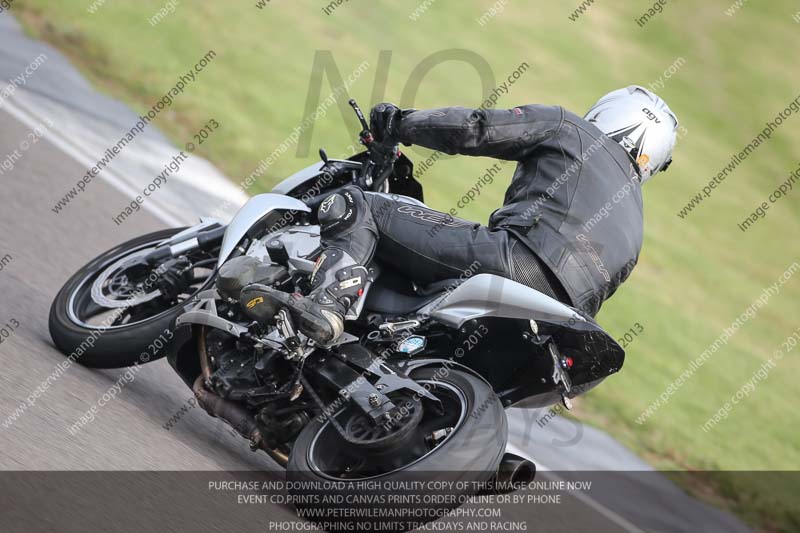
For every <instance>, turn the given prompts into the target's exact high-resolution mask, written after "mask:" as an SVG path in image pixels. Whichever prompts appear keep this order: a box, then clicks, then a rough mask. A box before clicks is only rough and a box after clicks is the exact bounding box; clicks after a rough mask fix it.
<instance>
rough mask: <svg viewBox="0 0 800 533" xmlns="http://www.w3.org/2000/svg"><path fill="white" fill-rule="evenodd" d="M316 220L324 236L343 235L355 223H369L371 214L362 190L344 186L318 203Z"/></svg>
mask: <svg viewBox="0 0 800 533" xmlns="http://www.w3.org/2000/svg"><path fill="white" fill-rule="evenodd" d="M317 220H319V224H320V230H321V231H322V235H323V237H324V236H326V235H343V234H345V233H347V232H348V230H350V229H351V228H352V227H353V226H354V225H355V224H356V223H359V224H363V223H364V222H367V223H370V222H372V215H371V213H370V210H369V205H368V204H367V201H366V199H365V198H364V192H363V191H362V190H361V189H359V188H358V187H345V188H344V189H342V190H341V191H339V192H337V193H334V194H331V195H330V196H328V197H327V198H325V199H324V200H323V201H322V203H321V204H319V207H318V208H317Z"/></svg>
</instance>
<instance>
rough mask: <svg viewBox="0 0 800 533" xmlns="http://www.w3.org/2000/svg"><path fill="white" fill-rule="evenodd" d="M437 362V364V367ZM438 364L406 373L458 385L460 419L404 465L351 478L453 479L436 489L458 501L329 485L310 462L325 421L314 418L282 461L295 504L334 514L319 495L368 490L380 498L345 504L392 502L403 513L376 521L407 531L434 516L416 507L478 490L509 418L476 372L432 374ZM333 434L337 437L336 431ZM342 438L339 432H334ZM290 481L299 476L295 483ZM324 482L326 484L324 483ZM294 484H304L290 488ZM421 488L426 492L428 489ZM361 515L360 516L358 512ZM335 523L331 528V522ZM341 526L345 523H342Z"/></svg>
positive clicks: (498, 454) (498, 453)
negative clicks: (395, 498) (402, 497)
mask: <svg viewBox="0 0 800 533" xmlns="http://www.w3.org/2000/svg"><path fill="white" fill-rule="evenodd" d="M437 368H438V367H437ZM437 368H422V369H419V370H417V371H415V372H412V375H411V377H412V378H413V379H414V380H415V381H419V382H423V383H424V382H426V381H427V382H430V380H432V379H438V380H439V381H440V382H442V383H445V384H447V385H448V386H452V387H455V388H457V389H458V390H459V391H460V392H461V394H462V395H463V398H464V399H466V403H465V411H464V413H465V415H464V417H463V419H462V421H461V422H460V423H459V424H458V425H457V426H456V427H455V429H454V430H453V432H452V433H451V434H450V435H449V436H448V437H447V438H446V439H445V440H444V441H443V442H442V443H440V444H439V445H438V446H436V447H435V448H434V449H433V450H432V451H431V452H429V454H428V455H424V456H423V457H421V458H420V459H418V460H417V461H416V462H413V463H411V464H410V465H409V466H406V467H403V468H401V469H398V470H395V471H392V472H389V473H388V474H382V475H378V476H374V477H369V478H362V479H356V480H353V481H356V482H358V481H361V480H366V481H374V480H378V481H380V482H387V481H390V482H410V481H414V482H422V483H429V482H437V481H442V480H444V481H447V482H453V485H452V486H451V487H450V488H447V489H444V490H443V491H441V492H446V493H447V495H448V496H453V498H454V499H455V500H456V502H457V503H454V502H450V503H442V502H420V503H418V504H412V503H410V502H409V503H408V504H407V505H398V504H394V503H392V501H391V499H390V497H389V496H390V495H392V494H396V491H392V490H391V489H384V488H376V487H374V486H371V487H369V488H368V489H367V490H364V489H361V490H359V489H355V488H351V487H354V483H353V482H350V483H348V480H346V479H345V480H342V479H339V481H340V482H344V483H345V484H346V485H348V484H349V485H350V487H345V488H334V489H331V487H330V483H331V481H332V479H335V476H332V474H331V473H323V472H320V471H319V470H318V469H317V468H316V467H315V466H314V464H315V461H313V460H312V458H311V455H312V453H314V448H313V446H312V444H313V443H314V441H315V440H316V439H317V438H318V435H322V433H321V432H322V430H323V429H324V427H325V425H326V424H329V422H327V421H325V422H321V421H320V420H319V418H315V419H314V420H313V421H311V422H310V423H309V424H308V425H307V426H306V427H305V428H304V429H303V431H302V432H301V433H300V436H299V437H298V438H297V440H296V441H295V443H294V446H293V448H292V453H291V455H290V457H289V463H288V465H287V472H286V477H287V481H289V482H290V489H289V493H290V494H291V495H292V496H295V497H297V500H296V502H297V503H296V504H295V507H296V508H297V509H298V510H304V509H312V508H314V509H318V510H320V509H321V510H324V511H327V512H328V513H330V514H329V516H331V517H337V516H341V515H337V511H336V510H337V509H341V507H342V505H336V504H331V503H323V502H321V501H320V500H321V499H322V498H321V497H322V495H325V494H328V495H330V494H344V495H347V494H371V495H376V494H377V495H381V494H382V495H384V496H385V499H384V502H383V503H382V504H381V503H380V502H374V503H371V504H360V505H359V504H351V505H345V506H346V507H356V508H370V509H376V508H380V507H392V508H394V509H395V510H399V511H401V512H402V513H403V516H400V517H397V516H395V517H393V518H392V519H391V523H393V527H392V525H391V524H390V523H389V522H388V521H384V523H382V524H381V528H382V529H381V530H383V531H407V530H408V529H413V528H416V527H420V526H422V525H423V524H424V523H425V522H427V521H429V520H433V519H435V518H436V517H432V518H431V517H428V518H427V519H425V518H420V515H419V514H418V513H419V509H420V508H425V509H426V510H427V509H432V510H433V511H434V512H439V513H442V514H444V513H446V512H447V511H449V510H450V509H453V508H455V507H458V506H459V505H460V503H461V502H463V501H464V500H465V499H466V498H468V497H469V496H471V495H474V494H475V493H477V492H478V490H477V489H476V488H474V487H476V486H477V485H478V484H482V483H487V482H488V481H490V480H491V479H492V478H493V477H494V475H495V473H496V472H497V468H498V466H499V464H500V461H501V459H502V457H503V454H504V453H505V450H506V441H507V438H508V422H507V420H506V415H505V411H504V409H503V406H502V404H501V402H500V400H499V399H498V398H497V396H496V395H495V394H494V391H493V390H492V388H491V387H490V386H489V385H488V384H487V383H486V382H485V381H484V380H482V379H481V378H479V377H477V376H475V375H473V374H470V373H468V372H464V371H461V370H455V369H452V368H451V369H449V371H448V373H447V374H446V375H444V376H439V377H438V378H434V376H436V375H437ZM336 437H339V436H338V434H336ZM339 438H340V439H341V437H339ZM333 445H334V443H333V442H323V443H320V444H318V445H317V446H319V447H320V448H327V447H329V446H333ZM293 482H300V483H298V484H294V483H293ZM303 482H306V483H309V482H310V483H312V484H314V486H316V487H319V488H318V489H308V485H305V486H304V485H302V483H303ZM458 482H467V483H472V482H474V483H475V485H470V486H471V487H473V489H469V488H467V489H461V490H457V489H456V484H457V483H458ZM326 483H327V484H328V485H326ZM293 486H295V487H297V486H304V487H305V489H304V490H297V489H293V488H292V487H293ZM423 492H425V493H430V492H431V491H430V489H426V490H424V491H423ZM309 494H317V495H318V496H319V498H318V500H317V501H315V502H310V501H309V500H308V499H307V498H308V496H309ZM362 519H363V518H362ZM315 520H318V521H322V522H327V523H329V522H338V521H340V519H338V518H331V519H326V518H325V517H319V516H318V517H317V518H315ZM333 529H336V528H333ZM343 529H347V527H345V526H343Z"/></svg>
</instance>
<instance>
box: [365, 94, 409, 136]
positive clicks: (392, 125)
mask: <svg viewBox="0 0 800 533" xmlns="http://www.w3.org/2000/svg"><path fill="white" fill-rule="evenodd" d="M402 115H403V111H402V110H401V109H400V108H399V107H397V106H396V105H394V104H389V103H382V104H378V105H376V106H375V107H373V108H372V111H370V114H369V129H370V131H372V136H373V137H375V140H376V141H378V142H379V143H381V144H396V143H397V135H398V132H399V131H400V119H401V118H402Z"/></svg>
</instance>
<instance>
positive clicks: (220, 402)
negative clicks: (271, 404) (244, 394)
mask: <svg viewBox="0 0 800 533" xmlns="http://www.w3.org/2000/svg"><path fill="white" fill-rule="evenodd" d="M203 381H204V380H203V374H200V375H199V376H197V379H196V380H195V382H194V386H193V387H192V391H193V392H194V396H195V398H197V403H198V404H199V405H200V407H202V408H203V409H204V410H205V411H206V412H207V413H208V414H210V415H211V416H213V417H216V418H221V419H222V420H224V421H225V422H226V423H227V424H228V425H229V426H231V427H232V428H233V429H234V430H235V431H236V432H237V433H239V435H241V436H242V437H244V438H246V439H248V440H249V441H250V447H251V448H252V449H254V450H255V449H257V448H260V449H262V450H264V451H265V452H267V454H268V455H269V456H270V457H272V459H274V460H275V462H277V463H278V464H280V465H281V466H284V467H285V466H286V463H288V462H289V457H288V456H287V455H286V454H285V453H283V452H281V451H278V450H273V449H272V448H269V447H268V446H267V445H266V443H265V442H264V439H263V437H262V435H261V431H260V430H259V429H258V426H257V425H256V421H255V419H254V418H253V417H252V415H250V413H248V412H247V410H246V409H244V408H243V407H241V406H240V405H239V404H236V403H233V402H230V401H228V400H226V399H224V398H222V397H220V396H217V395H216V394H214V393H213V392H211V391H209V390H208V389H206V388H205V386H204V384H203Z"/></svg>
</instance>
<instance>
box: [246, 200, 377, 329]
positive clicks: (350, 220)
mask: <svg viewBox="0 0 800 533" xmlns="http://www.w3.org/2000/svg"><path fill="white" fill-rule="evenodd" d="M317 218H318V219H319V223H320V227H321V241H322V245H323V247H324V248H325V249H324V251H323V252H322V253H321V254H320V256H319V258H318V259H317V262H316V264H315V265H314V271H313V272H312V275H311V286H312V290H311V292H310V293H309V295H308V296H302V295H300V294H288V293H285V292H282V291H278V290H275V289H272V288H271V287H268V286H265V285H258V284H254V285H250V286H248V287H245V288H244V289H243V290H242V296H241V303H242V305H243V306H244V308H245V309H246V311H247V313H248V314H249V315H250V316H251V317H253V318H254V319H256V320H258V321H259V322H269V321H271V320H273V319H274V318H275V315H276V314H277V313H278V311H279V310H280V309H281V308H286V309H288V311H289V313H290V314H291V316H292V319H293V321H294V322H295V325H296V326H297V327H298V328H299V329H300V331H301V332H302V333H304V334H305V335H307V336H308V337H309V338H311V339H313V340H314V341H316V342H318V343H320V344H323V345H326V344H330V343H331V342H333V341H334V340H336V338H338V337H339V336H340V335H341V334H342V332H343V331H344V317H345V315H346V314H347V311H348V310H349V309H350V308H351V307H353V306H354V305H355V304H356V303H357V301H358V299H359V298H361V297H362V295H363V293H364V286H365V283H366V281H367V276H368V272H367V269H366V267H365V265H366V264H367V263H368V262H369V260H370V259H371V258H372V255H373V253H374V251H375V246H376V244H377V228H376V225H375V222H374V220H373V218H372V213H371V211H370V208H369V205H368V204H367V201H366V199H365V197H364V193H363V191H361V190H360V189H358V188H355V187H347V188H345V189H344V190H342V192H340V193H336V194H333V195H331V196H329V197H328V198H326V199H325V200H324V201H323V202H322V203H321V204H320V207H319V209H318V211H317Z"/></svg>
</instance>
